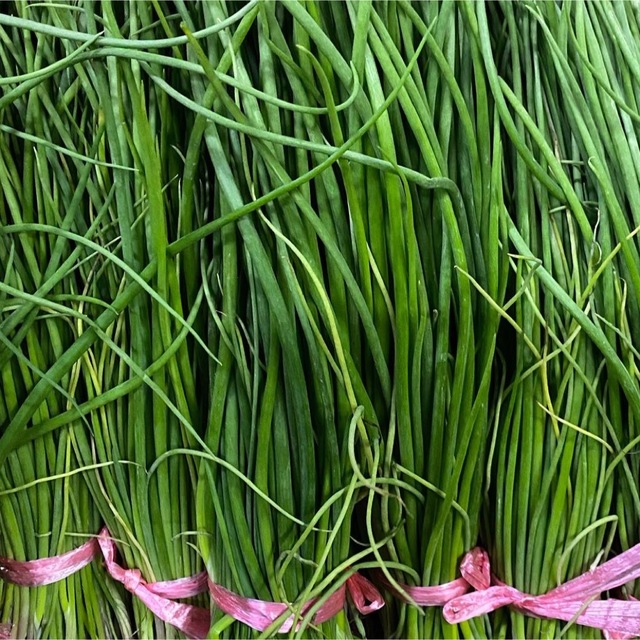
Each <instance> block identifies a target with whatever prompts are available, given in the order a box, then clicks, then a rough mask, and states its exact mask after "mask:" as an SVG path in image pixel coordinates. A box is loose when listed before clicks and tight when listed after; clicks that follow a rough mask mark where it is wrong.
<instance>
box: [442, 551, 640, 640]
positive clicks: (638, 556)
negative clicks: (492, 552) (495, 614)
mask: <svg viewBox="0 0 640 640" xmlns="http://www.w3.org/2000/svg"><path fill="white" fill-rule="evenodd" d="M467 555H468V554H467ZM465 560H467V558H466V557H465ZM465 560H463V562H462V564H461V565H460V570H461V573H462V577H463V578H464V579H465V580H467V581H468V582H469V583H471V584H473V582H472V579H473V578H474V576H475V572H476V571H477V569H478V566H476V564H475V562H474V561H472V560H469V561H468V562H465ZM486 562H487V572H489V573H490V569H489V565H488V557H487V558H486ZM638 577H640V544H638V545H636V546H635V547H632V548H631V549H629V550H628V551H625V552H624V553H621V554H620V555H619V556H616V557H615V558H612V559H611V560H608V561H607V562H605V563H603V564H601V565H600V566H598V567H596V568H594V569H591V570H590V571H587V572H586V573H584V574H583V575H581V576H578V577H577V578H574V579H573V580H569V581H568V582H565V583H563V584H561V585H560V586H558V587H556V588H555V589H552V590H551V591H548V592H547V593H545V594H543V595H539V596H533V595H529V594H526V593H523V592H521V591H519V590H518V589H515V588H513V587H509V586H507V585H504V584H502V583H501V582H500V581H499V580H496V579H495V578H494V582H495V583H496V584H495V585H494V586H485V587H484V588H482V586H483V585H482V584H480V585H477V586H476V585H474V586H476V588H477V589H478V590H477V591H474V592H472V593H467V594H464V595H460V596H458V597H455V598H453V599H451V600H450V601H449V602H448V603H446V604H445V606H444V610H443V615H444V618H445V620H447V622H450V623H451V624H457V623H459V622H463V621H464V620H469V619H470V618H474V617H476V616H480V615H483V614H485V613H489V612H491V611H495V610H496V609H499V608H500V607H504V606H512V607H514V608H515V609H517V610H518V611H520V612H522V613H524V614H526V615H529V616H534V617H537V618H550V619H557V620H564V621H565V622H570V621H575V622H577V623H578V624H581V625H584V626H587V627H593V628H596V629H601V630H603V631H605V632H606V634H609V637H611V638H614V637H617V638H620V637H621V636H620V635H619V634H622V635H623V636H624V637H625V638H629V637H635V636H639V635H640V602H638V601H637V600H632V601H631V600H616V599H608V600H596V599H595V598H598V597H599V596H600V594H601V593H603V592H604V591H610V590H611V589H615V588H616V587H619V586H621V585H623V584H625V583H626V582H629V581H631V580H634V579H636V578H638ZM478 587H480V588H478ZM612 634H614V635H612Z"/></svg>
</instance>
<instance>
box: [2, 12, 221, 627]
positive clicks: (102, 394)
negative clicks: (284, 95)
mask: <svg viewBox="0 0 640 640" xmlns="http://www.w3.org/2000/svg"><path fill="white" fill-rule="evenodd" d="M100 9H101V12H100V13H94V12H93V11H91V10H88V9H83V10H82V11H79V12H78V11H73V10H72V8H71V7H66V8H65V7H59V6H55V7H53V6H52V7H44V8H37V9H36V8H35V7H34V8H32V9H31V10H30V11H29V20H32V21H33V22H27V21H26V20H25V21H24V23H19V25H18V26H24V27H25V30H24V31H22V30H20V31H19V30H18V29H14V31H13V32H12V33H14V37H18V34H23V35H21V36H20V37H21V38H22V40H19V41H17V44H16V46H15V52H16V55H18V53H19V54H20V55H23V51H26V52H27V53H28V52H29V50H30V47H31V44H29V43H31V39H33V33H31V31H30V29H34V30H35V31H38V29H39V28H40V26H39V25H43V24H46V25H49V26H50V27H51V28H52V34H51V35H46V36H44V35H40V36H38V38H37V39H36V41H37V42H38V48H37V50H36V51H35V52H34V53H33V54H29V57H30V58H32V59H33V61H35V62H33V61H32V62H29V65H30V66H29V67H26V66H25V67H24V69H22V68H16V70H15V71H12V72H11V73H9V74H7V75H11V76H20V78H19V81H18V82H19V84H18V86H17V88H15V89H14V90H13V91H12V92H9V93H7V94H5V96H4V97H3V100H4V102H5V106H4V109H5V111H4V113H5V118H4V123H6V125H3V126H5V130H4V131H3V133H2V135H3V139H5V140H6V141H7V142H8V141H11V140H15V141H17V145H16V142H12V144H13V149H14V151H13V152H12V151H10V150H9V148H8V147H7V148H6V151H5V153H4V154H3V157H4V158H5V161H4V165H5V170H4V174H5V180H3V184H5V183H6V185H7V188H6V189H4V198H5V202H6V204H5V205H4V210H3V220H2V222H3V229H2V236H3V237H2V241H3V249H2V251H3V265H6V267H7V270H6V273H7V276H6V282H7V286H12V287H13V289H15V292H13V289H12V290H11V292H9V295H8V297H7V293H5V300H8V301H9V302H8V306H7V305H5V307H6V309H7V312H11V313H10V315H8V316H7V317H6V319H4V320H3V322H4V323H5V326H4V327H3V334H2V335H3V336H6V337H7V338H8V342H7V344H5V345H3V347H4V351H3V354H4V355H3V358H4V362H5V364H3V367H4V368H3V378H4V379H5V380H8V379H10V378H12V379H13V380H14V381H16V385H17V386H16V389H15V391H12V392H11V393H10V394H9V393H8V392H7V394H5V396H6V397H7V398H8V399H9V402H8V406H7V407H6V408H4V409H3V411H4V414H3V423H4V424H5V427H4V428H3V432H2V439H1V440H0V460H1V461H2V463H3V464H6V465H10V464H13V466H14V467H15V465H16V464H17V460H18V458H17V457H16V456H18V455H19V454H20V452H22V451H25V452H27V453H23V454H20V455H24V456H27V455H31V456H32V457H34V462H33V463H32V466H33V468H34V470H33V472H30V471H29V472H28V474H27V476H26V477H25V478H24V479H22V478H15V477H14V478H11V479H9V478H7V479H6V484H7V486H8V487H9V488H13V487H17V486H19V485H22V484H25V483H28V482H31V481H33V480H37V479H42V478H45V477H46V476H48V475H53V474H56V475H59V476H60V479H59V480H56V481H55V486H54V483H47V484H45V483H44V482H43V483H42V484H38V485H37V488H35V489H28V490H26V491H25V492H23V493H21V494H19V495H20V496H23V497H21V498H20V499H21V500H22V501H23V507H18V506H17V505H18V503H16V502H15V501H16V500H17V499H18V494H16V496H15V497H13V496H12V497H11V498H7V501H6V504H7V507H6V508H7V509H10V506H9V505H13V507H12V508H13V510H14V511H15V512H16V515H15V517H14V518H13V520H14V521H15V520H16V518H22V517H24V518H27V517H28V513H30V511H27V506H28V502H26V500H27V498H26V497H24V496H28V495H33V496H34V500H36V496H37V495H40V494H42V496H41V497H40V498H38V500H39V509H41V510H42V516H41V519H40V518H38V525H37V528H36V529H35V530H36V531H37V536H36V538H35V540H34V541H31V542H30V547H28V548H26V549H25V550H24V551H23V550H22V549H21V548H16V549H15V551H14V550H13V549H12V548H10V549H9V550H10V551H12V552H15V553H16V554H18V555H21V554H23V553H24V554H27V555H28V556H29V558H30V559H32V558H33V557H34V556H36V555H37V556H42V555H56V554H57V553H59V552H61V551H66V550H68V549H69V548H72V547H74V546H77V545H78V544H80V543H81V542H83V541H84V540H83V539H80V538H79V537H73V538H71V536H64V535H63V534H64V533H65V531H66V530H67V529H70V530H71V529H72V527H73V526H74V527H76V528H77V529H78V533H81V534H82V535H83V536H87V535H96V534H97V533H98V531H99V530H100V528H101V526H102V525H106V526H107V527H108V529H109V531H110V533H111V535H112V536H113V537H114V538H115V539H116V541H117V544H118V548H119V551H120V555H121V557H120V560H121V561H122V562H123V564H124V565H125V566H129V567H134V568H138V569H140V571H141V572H142V576H143V578H144V579H145V580H147V581H148V582H154V581H158V580H170V579H174V578H180V577H183V576H190V575H193V574H195V573H197V572H198V571H200V570H202V563H201V560H200V559H199V556H198V554H197V552H196V550H195V549H194V547H193V545H192V544H191V539H192V538H191V537H190V533H191V532H193V530H194V529H195V503H194V500H193V492H194V487H195V485H196V482H197V479H196V473H197V465H196V464H195V462H194V461H193V459H192V458H191V457H190V456H173V457H170V458H169V459H167V460H166V461H164V462H163V464H159V465H157V467H156V468H155V469H154V470H153V471H154V472H153V473H148V470H150V468H151V466H152V464H153V463H154V462H155V461H157V460H158V459H159V458H161V456H163V455H164V454H166V453H167V452H168V451H170V450H176V449H181V448H184V447H192V446H193V443H194V442H195V441H196V439H197V437H198V431H197V426H198V425H199V424H201V422H202V420H201V418H200V408H199V406H198V403H197V399H196V384H197V381H196V376H197V375H198V373H197V371H198V370H197V369H196V368H195V367H193V366H192V363H193V362H195V361H197V360H199V359H204V360H205V362H206V359H207V358H213V357H214V356H213V354H212V353H211V352H210V351H208V349H207V348H206V344H205V342H204V340H203V339H202V338H200V337H199V334H198V333H197V331H196V329H195V328H194V326H195V325H197V311H198V309H199V308H200V305H201V304H202V300H203V298H204V291H203V288H202V285H201V284H200V283H199V282H198V275H197V273H195V272H193V271H189V270H186V271H185V269H184V265H185V263H187V264H188V260H189V259H190V260H191V261H193V259H194V255H193V252H192V254H191V255H190V256H187V255H185V259H184V260H183V261H182V262H181V261H180V259H179V258H173V257H169V256H168V253H167V245H168V244H169V242H170V241H173V240H175V239H176V238H177V237H178V236H179V235H180V233H181V232H182V229H181V227H180V224H181V215H180V212H181V206H182V202H184V201H185V200H188V199H189V198H191V199H193V198H194V197H195V195H194V194H195V193H196V190H197V189H198V185H194V184H191V185H186V186H184V187H183V186H182V185H181V184H180V182H179V178H180V175H181V173H182V172H183V171H184V157H183V155H182V151H181V149H183V148H185V147H186V143H187V142H188V140H187V139H186V138H185V131H186V130H187V129H188V118H187V120H186V121H184V122H183V121H181V120H180V119H179V118H170V117H168V114H169V108H170V104H169V101H168V97H167V96H166V95H164V94H163V93H162V92H160V91H156V89H155V88H154V85H152V84H150V83H149V82H148V80H147V78H146V76H143V75H142V72H141V70H140V60H139V59H136V58H142V59H145V53H146V52H145V50H144V49H145V45H143V44H141V45H140V46H139V47H138V48H130V49H128V50H127V51H125V52H124V53H123V52H122V51H119V50H118V47H117V46H115V45H117V44H118V41H119V40H121V39H122V40H123V41H124V38H125V37H126V38H127V39H128V40H127V42H129V43H131V42H133V41H135V40H138V39H144V38H145V37H146V36H147V35H148V34H149V32H150V31H149V30H150V29H151V28H153V25H155V23H156V20H158V19H159V20H160V22H162V19H163V17H164V16H163V13H162V8H161V7H158V8H157V12H158V15H154V14H153V13H152V11H151V8H150V7H149V6H148V5H146V4H143V3H140V4H135V5H131V6H128V5H127V6H126V7H125V6H124V5H111V4H110V3H103V4H102V5H101V7H100ZM21 19H22V17H21ZM34 25H35V26H34ZM103 31H104V32H105V33H106V34H107V35H106V36H105V37H106V38H107V39H106V42H107V44H105V45H104V47H103V46H102V45H100V44H96V43H97V42H98V34H99V33H102V32H103ZM69 32H76V33H88V34H89V35H88V36H87V38H88V40H86V41H84V42H81V43H77V42H74V41H69V40H68V38H67V34H68V33H69ZM94 34H95V35H94ZM143 34H144V35H143ZM156 35H159V36H160V37H162V36H165V35H166V34H164V33H156ZM19 42H22V44H21V45H20V46H18V44H19ZM109 43H110V44H109ZM94 45H95V49H93V48H92V47H93V46H94ZM105 47H106V48H109V49H110V51H109V55H102V56H101V54H104V53H105V51H104V48H105ZM114 48H115V49H116V52H115V53H114V51H113V49H114ZM8 50H10V49H8ZM61 53H62V55H61ZM127 53H129V54H130V55H129V56H128V57H127V55H126V54H127ZM101 57H102V60H101V61H100V62H99V63H97V62H95V61H94V60H93V58H98V59H100V58H101ZM176 57H178V56H176ZM153 62H154V64H156V72H160V70H162V69H163V71H162V73H163V74H164V75H165V77H166V78H167V79H168V80H170V81H171V80H172V79H173V78H172V75H171V74H172V70H171V69H169V68H163V67H161V66H157V65H160V64H161V62H158V59H157V58H153ZM165 62H166V60H165ZM25 64H26V63H25ZM21 74H22V75H21ZM180 78H182V76H179V77H178V78H177V82H179V81H180ZM187 115H188V114H187ZM6 127H10V128H11V130H9V129H6ZM26 136H29V137H26ZM5 144H6V143H5ZM12 156H13V158H23V160H22V163H23V166H24V169H23V173H24V176H23V178H22V185H21V186H20V185H16V184H15V181H16V179H17V178H18V176H19V175H20V174H19V173H18V171H17V168H16V167H14V166H12V164H11V163H10V162H9V160H10V158H11V157H12ZM18 186H19V187H20V188H17V187H18ZM5 225H6V226H5ZM27 293H29V294H31V295H32V297H31V298H28V299H26V301H23V302H21V304H20V305H19V306H18V307H16V308H15V309H12V304H13V303H12V302H10V301H11V300H13V299H14V298H15V297H16V296H19V297H18V298H17V300H20V299H21V297H22V298H24V296H25V295H26V294H27ZM54 303H55V306H53V307H52V306H51V305H52V304H54ZM43 314H44V318H43V319H41V315H43ZM45 332H46V333H45ZM27 341H29V342H31V343H32V344H31V345H30V346H28V347H27ZM11 345H13V346H11ZM26 348H28V349H29V351H28V352H27V354H26V356H25V355H24V351H23V350H24V349H26ZM21 354H22V355H21ZM16 358H17V359H16ZM27 362H29V363H31V364H35V363H37V365H38V369H37V371H36V370H33V367H27ZM19 372H20V373H21V375H23V376H24V381H20V383H19V386H18V383H17V380H19V378H18V376H17V375H16V374H17V373H19ZM6 384H7V385H9V382H6ZM7 389H10V387H9V386H7ZM14 396H15V400H13V399H12V398H13V397H14ZM25 443H29V444H25ZM20 447H22V448H20ZM41 450H42V451H41ZM28 452H31V453H28ZM27 459H28V458H25V462H24V463H23V464H22V465H21V467H22V469H23V470H24V469H29V467H27V466H26V460H27ZM11 461H14V462H11ZM38 465H39V467H38ZM76 468H77V469H81V470H83V473H82V474H80V475H74V476H73V477H72V478H70V477H68V476H69V473H70V472H73V470H74V469H76ZM16 472H17V471H14V472H13V473H16ZM23 473H25V472H24V471H23ZM32 476H33V477H32ZM3 481H4V480H3ZM76 486H77V488H76ZM56 487H58V489H57V491H56ZM59 487H62V488H63V489H64V490H63V491H61V489H60V488H59ZM45 490H46V491H49V490H50V491H52V492H56V493H55V494H54V493H52V496H53V495H55V499H54V498H53V497H51V498H49V502H47V499H46V496H45V495H44V494H43V491H45ZM37 492H39V493H37ZM54 506H55V508H54ZM7 513H8V514H9V512H7ZM48 513H49V514H48ZM34 517H35V516H34ZM10 522H11V519H8V520H7V523H10ZM74 522H75V523H76V524H73V523H74ZM3 526H5V525H3ZM6 526H9V525H8V524H7V525H6ZM16 526H17V525H16ZM41 529H42V531H41ZM33 530H34V526H33V524H31V526H30V529H29V528H28V527H27V528H26V529H25V531H30V532H32V531H33ZM5 533H7V532H5ZM24 535H25V536H27V534H26V533H25V534H24ZM40 535H42V538H41V539H38V536H40ZM28 536H30V537H33V534H32V533H29V534H28ZM12 539H13V538H12ZM35 541H37V544H38V545H39V547H40V548H37V545H35ZM16 544H17V541H16ZM23 544H24V543H23ZM49 544H51V545H52V546H50V547H47V545H49ZM34 545H35V546H34ZM45 547H47V548H46V549H45ZM44 551H47V553H44ZM100 567H101V563H100V562H95V563H93V565H92V568H88V569H85V570H84V571H83V572H82V573H81V574H79V575H78V576H77V577H74V578H70V579H68V580H67V581H65V582H64V583H62V586H60V585H57V586H52V587H47V590H43V591H42V593H43V594H46V593H50V594H54V593H58V590H60V589H65V588H69V587H67V586H66V585H68V584H73V585H76V591H75V592H74V593H73V594H72V596H73V598H74V599H71V598H72V596H71V595H70V596H65V598H64V599H61V598H59V599H56V600H54V602H55V603H56V607H68V606H71V605H68V604H67V602H71V603H72V605H73V606H76V602H77V606H78V613H77V614H73V615H72V616H70V617H69V616H67V619H68V620H70V621H71V622H68V624H69V625H72V624H74V625H76V628H75V629H74V627H73V626H69V627H68V629H66V628H64V627H61V626H60V625H61V624H63V623H62V622H60V620H61V619H64V617H62V618H61V617H60V616H58V619H57V621H54V622H51V625H54V626H52V627H51V628H50V629H51V631H50V632H51V634H52V635H53V636H54V637H61V636H63V635H64V636H66V635H71V636H75V635H80V636H84V635H89V636H92V637H107V636H111V637H120V636H128V635H130V634H131V633H137V634H140V635H141V636H142V637H176V636H177V635H178V632H177V631H176V630H175V629H174V628H173V627H171V626H170V625H165V624H164V623H162V622H160V621H159V620H157V619H155V618H154V616H153V615H152V614H151V613H150V611H149V610H148V609H147V608H146V607H145V606H144V605H142V603H141V602H139V601H138V600H137V599H136V598H131V597H129V596H128V594H127V596H126V597H125V596H124V595H123V589H122V588H121V587H120V586H119V585H116V583H115V582H114V581H113V580H112V579H110V578H109V577H108V576H106V575H104V571H103V570H102V569H101V568H100ZM94 572H97V573H98V577H99V582H98V584H97V586H93V587H91V585H90V584H89V586H87V587H86V588H83V589H82V591H83V593H84V597H85V598H87V602H88V603H89V604H91V602H92V601H91V598H93V599H94V601H95V604H91V606H90V607H89V606H87V607H84V605H83V604H82V598H81V599H80V600H77V593H78V592H79V590H80V586H79V585H80V582H78V581H79V580H85V581H86V580H88V579H89V578H87V577H86V576H93V575H94ZM3 588H5V589H9V590H10V592H11V587H6V586H4V585H3ZM13 592H14V593H16V594H19V595H20V600H18V595H15V596H13V597H14V601H15V602H16V603H17V602H20V603H21V604H20V606H21V607H23V608H22V609H21V615H23V616H24V620H25V621H26V620H28V619H29V616H31V617H32V619H33V620H35V621H36V622H37V623H38V624H40V619H41V617H42V615H43V614H42V611H43V604H42V602H44V600H40V601H39V602H38V608H37V611H35V610H34V614H30V613H29V609H28V603H29V597H31V598H36V597H39V598H41V599H42V598H44V597H45V596H44V595H41V596H38V593H40V592H39V591H34V592H33V594H35V595H32V592H27V591H26V590H15V589H14V590H13ZM27 593H28V594H30V595H27ZM93 593H97V594H100V595H99V596H98V595H96V596H92V594H93ZM49 597H53V596H49ZM207 601H208V600H207V599H206V596H203V597H202V598H200V599H196V600H194V602H195V603H196V604H197V603H198V602H199V603H200V604H203V605H204V604H205V603H206V602H207ZM34 602H36V600H34ZM4 603H5V607H6V608H7V609H8V608H9V607H10V606H11V599H10V598H8V599H5V600H4ZM22 603H24V604H22ZM110 607H111V609H113V611H114V612H115V613H109V611H110ZM51 610H52V611H56V608H55V607H54V606H53V605H52V607H51ZM103 610H104V611H105V613H104V614H102V615H101V616H98V615H93V614H96V613H97V612H98V611H103ZM36 614H37V615H36ZM34 616H35V617H34ZM85 618H86V619H85ZM109 618H110V619H111V622H109V624H110V625H111V626H106V624H107V623H106V622H104V621H103V619H109ZM76 619H77V620H78V622H75V620H76ZM21 620H22V618H21ZM80 620H82V624H83V625H84V627H79V625H80ZM21 624H27V623H26V622H24V623H22V622H21ZM30 624H33V623H30ZM55 625H57V626H55ZM92 625H93V626H92ZM96 625H102V626H99V627H98V628H96ZM21 628H22V627H21ZM47 628H49V627H47ZM25 629H27V627H25ZM83 629H84V631H83ZM27 635H31V627H29V631H28V632H27ZM34 635H36V634H35V633H34Z"/></svg>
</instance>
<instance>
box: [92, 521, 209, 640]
mask: <svg viewBox="0 0 640 640" xmlns="http://www.w3.org/2000/svg"><path fill="white" fill-rule="evenodd" d="M98 543H99V545H100V550H101V551H102V555H103V556H104V562H105V566H106V568H107V571H108V572H109V575H110V576H111V577H112V578H113V579H114V580H117V581H118V582H121V583H122V584H123V585H124V587H125V589H127V590H128V591H130V592H131V593H132V594H134V595H135V596H136V598H138V599H139V600H140V601H141V602H143V603H144V604H145V606H146V607H147V609H149V611H151V612H152V613H153V614H154V615H155V616H157V617H158V618H160V620H163V621H164V622H167V623H168V624H170V625H172V626H173V627H175V628H176V629H178V630H179V631H182V633H184V634H185V635H186V636H189V637H190V638H204V637H205V636H206V635H207V633H208V631H209V626H210V623H211V616H210V613H209V611H208V609H203V608H201V607H195V606H193V605H191V604H184V603H182V602H174V601H173V600H172V599H170V598H189V597H191V596H195V595H197V594H199V593H202V592H203V591H206V590H207V586H206V582H205V581H203V580H202V578H201V577H200V575H198V576H195V577H193V578H180V579H178V580H170V581H167V582H160V583H156V584H155V585H154V584H148V583H147V582H146V581H145V580H144V578H143V577H142V574H141V573H140V570H139V569H124V568H123V567H121V566H120V565H119V564H118V563H117V562H116V561H115V555H116V545H115V542H114V541H113V539H112V538H111V537H110V536H109V532H108V531H107V529H106V528H105V529H103V530H102V531H101V532H100V535H99V536H98ZM176 583H177V584H176ZM158 585H160V586H159V587H158ZM174 585H175V587H176V588H175V591H174V589H173V587H174Z"/></svg>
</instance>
